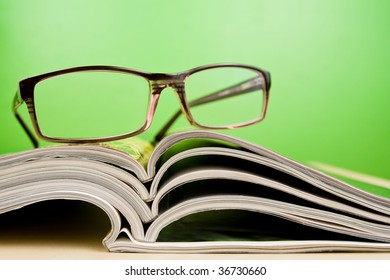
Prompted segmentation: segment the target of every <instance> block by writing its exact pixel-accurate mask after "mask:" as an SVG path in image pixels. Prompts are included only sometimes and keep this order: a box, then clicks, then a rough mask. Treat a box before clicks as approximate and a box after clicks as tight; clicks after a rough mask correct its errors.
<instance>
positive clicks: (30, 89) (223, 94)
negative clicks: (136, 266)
mask: <svg viewBox="0 0 390 280" xmlns="http://www.w3.org/2000/svg"><path fill="white" fill-rule="evenodd" d="M228 67H231V68H232V67H234V68H243V69H248V70H252V71H254V72H256V73H257V74H258V75H259V77H261V78H262V79H263V81H261V82H262V83H261V89H262V90H263V100H264V101H263V105H262V108H261V113H260V115H259V117H258V118H256V119H254V120H251V121H248V122H244V123H240V124H236V125H227V126H205V125H202V124H199V123H198V122H196V120H195V119H194V118H193V116H192V114H191V109H190V107H191V106H198V105H201V104H205V103H208V102H212V101H216V100H220V99H223V98H227V97H231V96H235V95H239V94H244V93H246V92H250V91H252V90H253V88H254V87H257V88H256V89H258V88H259V84H258V83H256V82H254V80H253V81H246V82H244V83H248V84H249V86H248V85H247V86H246V88H245V87H244V89H243V87H242V85H237V86H233V87H232V88H229V89H223V90H222V91H219V92H214V93H212V94H210V95H206V96H205V97H202V98H199V99H197V100H194V101H192V102H191V103H188V102H187V98H186V94H185V81H186V79H187V78H188V77H190V76H191V75H193V74H195V73H197V72H200V71H204V70H210V69H216V68H228ZM91 71H106V72H117V73H124V74H131V75H136V76H139V77H142V78H144V79H146V80H147V81H148V83H149V88H150V92H149V101H148V103H149V104H148V111H147V115H146V119H145V122H144V124H143V125H142V127H141V128H139V129H138V130H135V131H132V132H129V133H125V134H120V135H115V136H109V137H95V138H56V137H50V136H46V135H44V134H43V133H42V131H41V129H40V127H39V124H38V120H37V115H36V110H35V102H34V89H35V86H36V85H37V84H38V83H39V82H41V81H43V80H45V79H49V78H52V77H55V76H60V75H65V74H69V73H76V72H91ZM263 85H265V87H264V86H263ZM270 87H271V77H270V73H269V72H267V71H265V70H263V69H260V68H257V67H253V66H249V65H244V64H211V65H206V66H201V67H197V68H193V69H190V70H187V71H183V72H179V73H174V74H165V73H149V72H143V71H139V70H135V69H130V68H124V67H117V66H104V65H97V66H80V67H73V68H68V69H63V70H58V71H53V72H49V73H46V74H42V75H37V76H34V77H30V78H27V79H24V80H21V81H20V82H19V88H18V91H17V92H16V95H15V98H14V103H13V111H14V114H15V117H16V118H17V120H18V121H19V123H20V124H21V126H22V127H23V128H24V130H25V131H26V133H27V135H28V136H29V138H30V140H31V141H32V143H33V144H34V146H35V147H38V140H37V138H36V137H35V135H34V133H33V132H32V131H31V130H30V128H29V127H28V126H27V124H26V123H25V122H24V120H23V119H22V118H21V116H20V114H19V113H18V112H17V109H18V108H19V107H20V106H21V105H22V104H23V103H24V102H25V103H26V105H27V108H28V113H29V116H30V119H31V122H32V125H33V129H34V131H35V133H36V135H37V136H38V137H39V138H40V139H42V140H45V141H49V142H57V143H95V142H106V141H115V140H120V139H124V138H128V137H132V136H135V135H137V134H140V133H142V132H144V131H146V130H147V129H148V128H149V127H150V126H151V124H152V120H153V117H154V114H155V111H156V108H157V104H158V100H159V98H160V95H161V93H162V91H163V90H164V89H166V88H172V89H173V90H174V92H175V93H176V94H177V96H178V98H179V101H180V106H181V112H183V114H184V116H185V118H186V119H187V121H188V122H189V123H190V124H191V125H192V126H194V127H197V128H203V129H234V128H239V127H244V126H248V125H252V124H255V123H258V122H260V121H262V120H263V119H264V118H265V115H266V112H267V108H268V100H269V90H270ZM248 88H249V90H248ZM75 102H77V100H75ZM179 116H180V111H178V112H176V114H174V115H173V116H172V118H171V119H170V120H169V121H168V122H167V124H166V125H165V126H164V127H163V128H162V129H161V130H160V131H159V132H158V134H157V136H156V140H160V139H161V138H162V137H163V136H164V135H165V134H166V132H167V131H168V129H169V127H170V126H171V125H172V124H173V123H174V121H175V120H176V119H177V118H178V117H179ZM64 117H66V116H64Z"/></svg>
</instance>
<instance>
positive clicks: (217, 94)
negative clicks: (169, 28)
mask: <svg viewBox="0 0 390 280" xmlns="http://www.w3.org/2000/svg"><path fill="white" fill-rule="evenodd" d="M270 86H271V80H270V73H269V72H267V71H264V70H262V69H259V68H256V67H252V66H247V65H241V64H215V65H207V66H202V67H198V68H194V69H191V70H188V71H184V72H180V73H175V74H162V73H147V72H141V71H138V70H134V69H128V68H121V67H114V66H83V67H75V68H69V69H64V70H59V71H54V72H50V73H46V74H42V75H38V76H34V77H31V78H27V79H24V80H22V81H20V82H19V90H18V91H17V92H16V95H15V98H14V104H13V110H14V114H15V117H16V118H17V119H18V121H19V123H20V124H21V125H22V127H23V128H24V130H25V131H26V133H27V134H28V136H29V138H30V139H31V141H32V143H33V144H34V146H35V147H37V146H38V141H37V138H36V137H35V135H34V133H33V132H32V131H31V130H30V129H29V127H28V126H27V124H26V123H25V122H24V120H23V119H22V117H21V115H20V114H19V113H18V111H17V109H18V108H19V107H20V106H21V105H22V104H23V103H24V102H25V103H26V105H27V108H28V112H29V115H30V118H31V122H32V125H33V128H34V131H35V134H36V135H37V136H38V137H39V138H40V139H42V140H45V141H51V142H60V143H91V142H103V141H113V140H119V139H123V138H127V137H131V136H134V135H137V134H140V133H142V132H144V131H146V130H147V129H148V128H149V127H150V125H151V123H152V119H153V116H154V113H155V110H156V107H157V103H158V100H159V97H160V94H161V93H162V91H163V90H164V89H166V88H172V89H173V90H174V92H175V93H176V94H177V96H178V98H179V101H180V105H181V111H182V112H183V113H184V116H185V117H186V119H187V120H188V122H189V123H190V124H191V125H193V126H195V127H198V128H206V129H233V128H238V127H243V126H248V125H251V124H254V123H257V122H260V121H261V120H263V119H264V117H265V114H266V111H267V105H268V96H269V90H270ZM180 115H181V113H180V110H179V111H177V112H176V113H175V114H174V115H173V116H172V117H171V118H170V119H169V120H168V121H167V123H166V125H165V126H164V127H162V129H161V130H160V131H159V132H158V134H157V136H156V140H160V139H161V138H162V137H163V136H164V135H165V134H166V132H167V131H168V129H169V128H170V127H171V126H172V124H173V123H174V122H175V121H176V119H177V118H178V117H179V116H180Z"/></svg>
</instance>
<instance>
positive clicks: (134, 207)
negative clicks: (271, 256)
mask: <svg viewBox="0 0 390 280" xmlns="http://www.w3.org/2000/svg"><path fill="white" fill-rule="evenodd" d="M134 143H135V145H133V146H128V145H127V146H126V145H125V146H121V145H120V144H118V143H117V144H115V145H114V144H99V145H68V146H65V145H64V146H54V147H46V148H38V149H34V150H29V151H25V152H20V153H16V154H11V155H5V156H2V157H0V213H4V212H8V211H12V210H15V209H18V208H21V207H24V206H27V205H30V204H33V203H37V202H41V201H47V200H55V199H68V200H80V201H85V202H89V203H92V204H94V205H96V206H98V207H99V208H101V209H102V210H103V211H104V212H105V213H106V214H107V215H108V217H109V219H110V222H111V227H112V229H111V231H110V232H109V234H108V235H107V237H106V238H105V239H104V240H103V244H104V245H105V246H106V247H107V248H108V250H110V251H115V252H169V253H173V252H183V253H198V252H203V253H204V252H209V253H221V252H223V253H225V252H226V253H233V252H239V253H243V252H247V253H264V252H324V251H333V252H335V251H365V252H369V251H387V252H388V251H390V200H389V199H387V198H384V197H380V196H377V195H374V194H371V193H368V192H365V191H363V190H360V189H358V188H355V187H353V186H351V185H348V184H346V183H344V182H342V181H340V180H337V179H335V178H332V177H330V176H328V175H326V174H324V173H321V172H319V171H316V170H314V169H312V168H310V167H308V166H305V165H303V164H300V163H298V162H295V161H293V160H291V159H288V158H286V157H283V156H281V155H279V154H277V153H275V152H272V151H270V150H268V149H266V148H264V147H261V146H259V145H256V144H253V143H250V142H247V141H244V140H241V139H238V138H235V137H232V136H227V135H224V134H221V133H217V132H211V131H202V130H197V131H188V132H179V133H175V134H172V135H170V136H167V137H165V138H164V139H163V140H162V141H161V142H160V143H159V144H158V145H156V147H151V146H149V147H147V146H145V145H140V144H139V143H136V142H134ZM123 147H125V149H127V150H126V151H124V148H123Z"/></svg>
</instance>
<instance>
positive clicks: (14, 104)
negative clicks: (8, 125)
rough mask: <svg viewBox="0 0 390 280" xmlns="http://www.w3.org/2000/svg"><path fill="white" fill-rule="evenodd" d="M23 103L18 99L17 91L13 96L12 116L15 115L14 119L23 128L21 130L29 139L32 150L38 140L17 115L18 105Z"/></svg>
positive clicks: (36, 145)
mask: <svg viewBox="0 0 390 280" xmlns="http://www.w3.org/2000/svg"><path fill="white" fill-rule="evenodd" d="M23 102H24V101H23V100H22V99H21V98H20V94H19V91H17V92H16V94H15V97H14V101H13V108H12V109H13V112H14V115H15V117H16V119H17V120H18V122H19V124H20V125H21V126H22V127H23V129H24V131H25V132H26V134H27V136H28V138H29V139H30V141H31V143H32V144H33V145H34V148H38V140H37V138H36V137H35V136H34V134H33V133H32V131H31V130H30V128H29V127H28V126H27V124H26V123H25V122H24V120H23V119H22V117H21V116H20V114H19V113H18V108H19V107H20V105H22V104H23Z"/></svg>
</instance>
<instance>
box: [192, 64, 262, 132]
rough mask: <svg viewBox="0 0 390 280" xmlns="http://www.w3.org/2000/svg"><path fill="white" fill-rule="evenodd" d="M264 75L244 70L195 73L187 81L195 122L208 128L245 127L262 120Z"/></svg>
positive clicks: (228, 69) (235, 68) (221, 69)
mask: <svg viewBox="0 0 390 280" xmlns="http://www.w3.org/2000/svg"><path fill="white" fill-rule="evenodd" d="M264 81H265V80H264V76H263V75H262V73H261V72H258V71H255V70H252V69H248V68H241V67H219V68H212V69H208V70H203V71H200V72H196V73H194V74H192V75H191V76H189V77H188V78H187V80H186V97H187V102H188V104H189V107H190V111H191V114H192V116H193V118H194V120H195V121H196V122H197V123H198V124H199V125H203V126H208V127H229V126H235V125H243V124H246V123H248V122H252V121H256V120H260V119H261V118H262V112H263V104H264V88H265V84H264V83H265V82H264Z"/></svg>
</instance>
